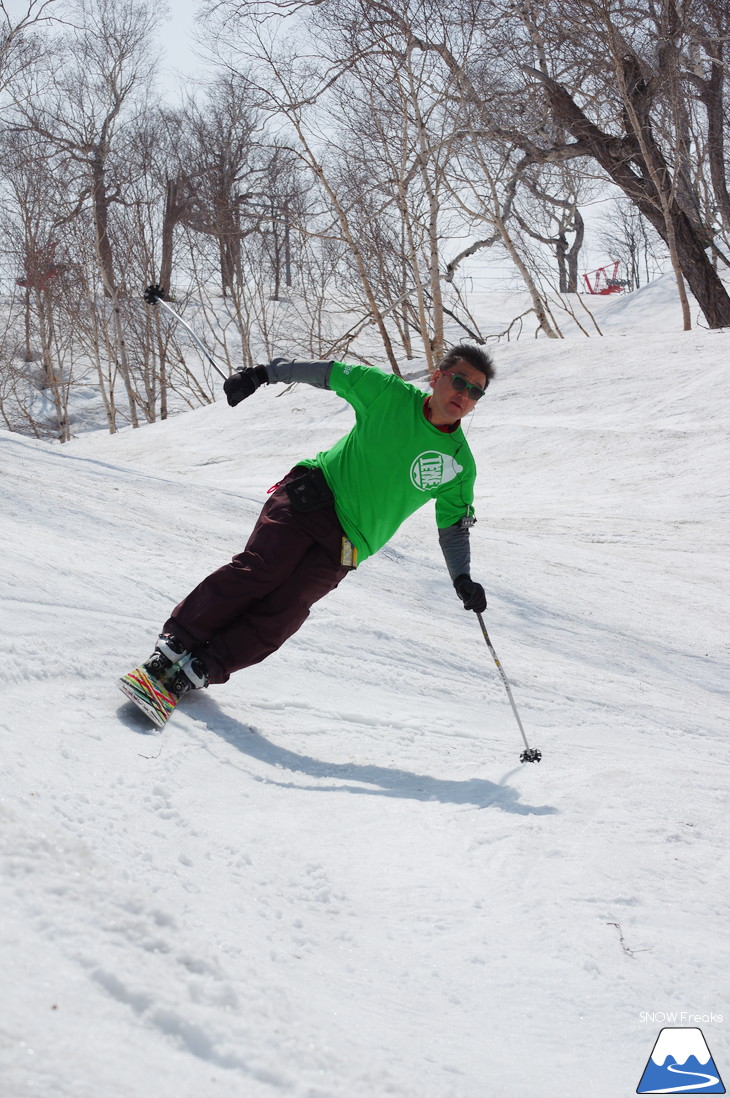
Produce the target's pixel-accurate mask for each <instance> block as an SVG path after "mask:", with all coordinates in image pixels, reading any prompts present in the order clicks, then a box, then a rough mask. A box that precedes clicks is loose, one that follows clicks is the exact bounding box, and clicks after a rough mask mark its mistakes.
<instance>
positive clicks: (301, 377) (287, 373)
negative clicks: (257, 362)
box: [266, 358, 333, 389]
mask: <svg viewBox="0 0 730 1098" xmlns="http://www.w3.org/2000/svg"><path fill="white" fill-rule="evenodd" d="M332 366H333V362H331V361H330V362H294V361H293V360H290V359H287V358H275V359H272V361H271V362H270V363H269V364H268V366H267V367H266V373H267V374H268V376H269V381H270V382H274V381H283V382H284V384H285V385H292V384H293V383H294V382H297V381H303V382H304V383H305V384H306V385H314V386H315V387H316V388H317V389H329V379H330V373H331V372H332Z"/></svg>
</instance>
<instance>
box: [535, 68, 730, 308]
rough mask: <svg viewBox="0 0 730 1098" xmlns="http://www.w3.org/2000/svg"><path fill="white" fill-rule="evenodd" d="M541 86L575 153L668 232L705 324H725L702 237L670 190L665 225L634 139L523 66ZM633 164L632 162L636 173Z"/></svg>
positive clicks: (729, 299)
mask: <svg viewBox="0 0 730 1098" xmlns="http://www.w3.org/2000/svg"><path fill="white" fill-rule="evenodd" d="M529 72H530V74H531V75H533V76H535V77H536V78H537V79H539V80H540V81H541V82H542V84H543V85H544V87H545V88H546V90H547V95H548V99H549V102H550V105H551V107H552V110H553V113H554V116H555V118H556V119H557V120H559V121H560V122H561V123H562V124H563V125H564V126H565V127H566V129H568V130H569V132H570V133H571V134H572V135H573V137H574V138H575V139H576V141H577V142H578V143H579V148H578V149H577V150H576V153H575V155H576V156H579V155H583V156H586V155H587V156H592V157H593V158H594V159H595V160H597V161H598V163H599V164H600V165H601V167H602V168H603V170H604V171H605V172H606V173H607V174H608V175H609V176H610V177H611V179H612V180H613V181H614V183H616V185H617V186H618V187H620V188H621V190H622V191H623V192H624V194H625V195H626V197H627V198H630V199H631V201H632V202H633V203H634V204H635V205H636V206H637V207H638V209H639V210H640V211H641V213H642V214H643V215H644V217H646V219H647V220H648V221H649V222H650V223H651V224H652V225H653V226H654V228H655V229H656V231H657V232H658V233H659V236H660V237H661V238H662V240H663V241H664V242H665V244H667V245H669V243H670V237H671V236H672V235H673V236H674V243H675V248H676V255H677V257H678V260H679V265H680V267H681V271H682V274H683V275H684V277H685V278H686V279H687V283H688V284H689V287H690V289H691V291H692V293H693V294H694V296H695V298H696V299H697V302H698V304H699V306H700V308H701V309H702V312H703V314H704V316H705V319H706V320H707V323H708V325H709V326H710V328H726V327H730V296H729V295H728V293H727V290H726V289H725V287H724V285H723V283H722V281H721V280H720V278H719V276H718V274H717V271H716V270H715V269H714V267H713V266H712V263H711V262H710V259H709V256H708V255H707V252H706V251H705V245H706V242H705V241H703V240H702V239H700V236H699V235H698V232H697V231H696V229H695V228H694V226H693V225H692V223H691V221H690V219H689V217H688V216H687V214H686V213H685V212H684V210H682V209H681V207H680V206H679V204H678V202H677V200H676V198H675V196H674V195H672V196H671V197H668V198H667V204H666V208H667V214H668V220H669V223H670V224H669V225H667V220H666V219H665V217H664V215H663V213H662V202H661V201H660V196H659V194H658V193H657V188H656V185H655V183H654V180H653V178H652V174H653V173H652V171H651V168H650V166H649V165H647V164H646V163H645V162H644V159H643V156H642V154H641V151H640V150H639V149H638V148H637V147H636V143H635V141H633V140H632V141H630V142H629V141H627V140H622V139H620V138H617V137H612V136H611V135H610V134H607V133H604V132H603V131H602V130H600V129H599V128H598V126H596V125H595V123H593V122H591V121H590V119H588V118H587V117H586V116H585V114H584V113H583V111H582V110H581V109H580V107H579V106H578V105H577V103H575V101H574V100H573V98H572V97H571V96H570V95H569V94H568V92H566V91H565V89H564V88H563V87H562V86H561V85H560V84H558V82H557V81H555V80H553V79H552V78H551V77H549V76H545V74H544V73H541V72H539V71H538V70H537V69H532V68H531V69H529ZM653 151H655V154H656V157H657V162H658V163H660V164H663V158H662V157H661V153H660V151H659V149H657V148H656V147H655V149H654V150H653ZM632 164H633V165H637V166H638V167H639V168H640V170H641V174H639V173H638V172H637V171H636V170H635V169H634V167H633V166H632Z"/></svg>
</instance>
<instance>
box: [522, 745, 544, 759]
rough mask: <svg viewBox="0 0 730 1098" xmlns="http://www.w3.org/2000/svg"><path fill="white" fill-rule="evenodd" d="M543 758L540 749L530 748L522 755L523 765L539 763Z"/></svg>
mask: <svg viewBox="0 0 730 1098" xmlns="http://www.w3.org/2000/svg"><path fill="white" fill-rule="evenodd" d="M541 758H542V751H541V750H540V749H539V747H528V748H527V750H526V751H523V752H522V754H521V755H520V762H521V763H539V762H540V759H541Z"/></svg>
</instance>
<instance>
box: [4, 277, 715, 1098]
mask: <svg viewBox="0 0 730 1098" xmlns="http://www.w3.org/2000/svg"><path fill="white" fill-rule="evenodd" d="M487 304H488V303H487ZM600 320H601V324H602V327H603V329H604V331H605V333H606V334H605V336H604V337H603V338H599V337H597V336H594V337H593V338H590V339H587V338H585V337H584V336H582V335H575V336H571V337H570V338H569V339H566V340H560V341H546V340H540V341H532V340H525V339H523V340H520V341H519V342H517V343H509V344H506V343H502V344H499V345H497V346H496V348H495V357H496V360H497V365H498V378H497V380H496V381H495V383H494V385H493V386H492V387H491V388H490V391H489V394H488V396H487V398H486V399H485V400H484V401H482V402H481V405H480V406H479V407H478V409H477V411H476V412H475V413H474V415H473V417H472V419H471V422H470V423H469V425H468V432H469V436H468V437H469V442H470V444H471V446H472V448H473V450H474V453H475V456H476V459H477V464H478V467H479V480H478V483H477V513H478V516H479V522H478V525H477V526H476V528H475V529H474V531H473V536H472V557H473V568H472V572H473V575H474V576H475V578H477V579H479V580H481V581H482V582H483V583H484V584H485V586H486V588H487V592H488V597H489V609H488V611H487V614H486V621H487V625H488V628H489V631H490V635H491V639H492V641H493V643H494V646H495V648H496V650H497V653H498V655H499V657H500V660H501V662H502V664H503V666H504V669H505V671H506V673H507V675H508V677H509V679H510V682H511V684H512V688H513V691H514V696H515V700H516V703H517V706H518V708H519V711H520V715H521V717H522V720H523V723H524V725H525V730H526V732H527V736H528V739H529V741H530V744H531V745H532V746H536V747H539V748H540V749H541V750H542V752H543V761H542V762H541V763H540V764H539V765H527V766H521V765H520V763H519V761H518V760H519V753H520V751H521V750H522V746H523V745H522V741H521V737H520V735H519V730H518V728H517V725H516V722H515V720H514V716H513V714H512V711H511V709H510V707H509V704H508V700H507V697H506V693H505V690H504V687H503V684H502V682H501V680H500V679H499V676H498V674H497V671H496V668H495V666H494V663H493V662H492V660H491V657H490V656H489V652H488V650H487V648H486V646H485V644H484V640H483V637H482V635H481V632H480V630H479V627H478V623H477V621H476V619H475V617H474V615H473V614H468V613H466V612H465V611H464V610H463V609H462V608H461V605H460V603H459V602H458V600H457V599H456V597H455V595H454V592H453V590H452V587H451V584H450V582H449V580H448V577H447V574H446V570H445V567H444V564H443V561H442V559H441V557H440V552H439V549H438V544H437V541H436V532H435V526H434V518H433V510H432V507H431V506H430V505H428V506H427V507H426V508H424V509H423V510H422V511H420V512H419V513H418V514H417V515H416V516H414V517H413V518H412V519H411V520H409V521H408V522H407V523H406V525H405V526H404V527H403V528H402V529H401V530H400V531H399V533H398V535H397V536H396V537H395V538H394V539H393V541H392V542H391V544H390V545H389V546H388V547H387V548H386V549H384V550H383V551H382V552H381V553H380V554H378V555H377V556H376V557H374V558H373V559H371V560H369V561H367V562H366V563H365V565H364V566H363V567H362V568H361V569H359V570H358V571H357V572H355V573H354V574H353V575H351V576H349V577H348V578H347V579H346V580H345V581H344V582H343V584H342V585H341V586H340V588H339V589H338V590H337V591H336V592H335V593H333V594H332V595H331V596H329V597H328V598H327V599H326V600H324V601H323V602H322V603H320V604H319V605H318V606H317V607H315V609H314V611H313V613H312V615H311V617H310V619H309V621H308V622H307V623H306V625H305V626H304V628H303V629H302V630H301V632H300V633H299V634H297V636H296V637H295V638H293V639H292V641H291V642H290V643H289V644H287V645H286V646H285V647H284V648H283V649H282V650H281V651H280V652H279V653H277V654H276V655H275V656H273V657H271V658H270V659H269V660H267V661H266V662H265V663H263V664H260V665H258V666H257V667H253V668H251V669H249V670H248V671H244V672H241V673H239V674H238V675H236V676H234V677H233V678H232V680H231V681H230V682H229V683H228V684H227V685H225V686H223V687H217V688H211V689H210V690H209V691H206V692H201V693H199V694H196V695H194V696H193V697H191V698H189V699H188V700H187V701H186V702H185V703H184V704H183V706H181V708H180V710H179V711H178V712H177V713H176V714H175V716H174V718H173V720H172V721H171V722H170V724H169V725H168V727H167V728H166V729H165V730H164V732H162V733H161V734H158V733H156V732H155V731H154V730H153V729H152V728H151V727H150V726H149V725H148V724H147V723H146V721H145V719H144V718H143V717H142V716H141V715H140V714H139V713H137V712H136V711H135V710H134V708H133V707H132V706H131V705H130V704H129V703H127V702H125V700H124V698H123V697H122V695H121V694H120V693H119V692H118V691H117V689H116V687H115V679H116V678H117V677H118V676H119V675H120V674H121V673H123V672H125V671H127V670H129V669H130V668H131V667H132V666H134V665H135V663H138V662H139V661H140V660H141V659H144V658H145V657H146V656H147V655H148V654H149V652H150V651H151V648H152V645H153V642H154V638H155V636H156V633H157V631H158V629H159V627H160V625H161V624H162V622H163V621H164V620H165V618H166V617H167V615H168V613H169V611H170V609H171V608H172V606H173V605H174V604H175V603H176V602H177V601H178V600H179V599H180V598H181V597H182V596H183V595H184V594H186V593H187V591H188V590H189V589H190V588H191V587H192V586H193V584H194V583H196V582H197V581H198V580H199V579H201V578H202V577H203V576H204V575H205V574H207V573H208V572H209V571H211V570H212V569H213V568H215V567H217V566H218V565H219V564H221V563H223V562H225V561H226V560H227V559H228V558H229V557H230V555H231V554H232V553H234V552H236V551H238V550H239V549H240V548H241V547H242V545H243V544H244V542H245V540H246V537H247V534H248V532H249V531H250V529H251V526H252V525H253V522H254V521H255V518H256V515H257V514H258V511H259V509H260V507H261V505H262V503H263V501H264V500H265V498H266V489H267V488H268V487H269V486H270V485H272V484H273V483H275V482H276V481H277V480H279V479H280V477H281V476H282V474H283V473H284V472H285V471H286V470H287V469H288V468H289V467H290V466H291V465H293V464H294V463H295V461H296V460H297V458H299V457H302V456H312V455H313V454H314V453H316V452H317V451H318V450H320V449H323V448H325V447H327V446H328V445H330V444H331V443H332V442H334V441H335V439H337V438H338V437H339V436H340V435H341V434H342V433H343V432H344V431H346V430H347V429H348V428H349V426H350V424H351V423H352V412H351V410H350V409H349V407H348V406H347V405H346V404H345V403H344V402H342V401H340V400H339V399H338V398H337V397H336V396H335V395H334V394H331V393H322V392H318V391H315V390H312V389H309V388H307V387H305V386H299V387H296V388H294V389H292V390H290V391H285V390H284V389H283V387H274V386H272V387H270V388H267V389H263V390H261V391H259V392H258V393H256V394H255V396H254V397H252V398H251V399H250V400H248V401H246V402H245V403H243V404H242V405H240V406H239V407H238V408H236V409H230V408H228V406H227V405H226V404H225V403H224V402H222V401H221V402H219V403H217V404H215V405H213V406H210V407H207V408H204V409H202V410H199V411H195V412H191V413H188V414H185V415H182V416H179V417H177V418H175V419H172V420H168V421H167V422H165V423H161V424H157V425H153V426H149V427H144V428H141V429H139V430H137V431H131V430H130V431H124V432H122V433H121V434H119V435H117V436H114V437H109V436H108V435H106V434H104V433H102V432H96V433H91V434H87V435H86V436H84V437H82V438H79V439H78V440H76V441H74V442H72V443H70V444H68V445H66V446H64V447H60V446H56V445H48V444H44V443H39V442H34V441H31V440H29V439H27V438H23V437H20V436H18V435H9V434H2V436H0V461H1V462H2V489H1V490H2V525H1V527H0V550H1V554H2V555H1V557H0V560H1V562H2V563H1V564H0V568H2V574H3V580H4V582H3V586H2V602H1V608H2V624H3V628H2V631H1V632H0V652H1V656H2V661H1V665H2V695H3V697H2V708H1V709H0V728H1V730H2V733H1V734H2V774H1V776H0V857H1V860H2V877H1V881H2V886H1V887H2V893H1V894H0V920H1V921H2V937H1V940H0V964H1V971H2V991H1V992H0V999H1V1001H2V1011H1V1012H0V1079H1V1080H2V1094H3V1096H4V1098H111V1096H114V1098H152V1096H154V1098H211V1096H214V1095H215V1096H223V1095H225V1096H226V1098H229V1096H231V1098H232V1096H234V1095H235V1096H239V1095H241V1096H245V1098H275V1096H292V1098H385V1096H389V1098H584V1096H586V1095H591V1098H622V1096H624V1095H626V1096H628V1095H632V1094H634V1093H635V1090H636V1087H637V1084H638V1081H639V1079H640V1078H641V1074H642V1071H643V1069H644V1066H645V1064H646V1062H647V1058H648V1057H649V1055H650V1053H651V1050H652V1048H653V1046H654V1043H655V1041H656V1038H657V1034H658V1031H659V1029H660V1028H661V1024H660V1023H659V1022H657V1021H653V1020H652V1018H653V1017H654V1012H669V1011H679V1012H690V1013H692V1014H693V1015H696V1016H701V1017H702V1019H703V1021H702V1023H699V1022H697V1023H694V1022H691V1021H690V1022H689V1023H685V1024H689V1025H693V1024H696V1025H700V1024H701V1025H702V1030H703V1033H704V1035H705V1038H706V1040H707V1042H708V1044H709V1047H710V1049H711V1051H712V1054H713V1057H714V1061H715V1063H716V1064H717V1066H718V1069H719V1070H720V1072H721V1073H722V1072H723V1069H724V1074H725V1075H726V1076H727V1075H728V1074H730V1039H729V1037H728V1033H729V1032H730V1018H729V1017H728V1002H727V991H728V986H729V981H728V974H729V972H730V964H729V962H730V945H729V939H728V933H727V910H728V899H729V893H730V889H729V888H728V878H729V874H728V861H729V858H730V853H729V852H730V837H729V835H728V830H729V823H728V821H729V817H728V779H729V778H730V766H729V765H728V749H727V728H728V663H729V655H730V650H729V649H730V640H729V637H728V610H729V608H730V607H729V603H730V600H729V599H728V560H729V559H730V522H729V514H730V507H729V506H728V494H729V492H730V479H729V477H728V465H729V462H728V459H729V457H730V447H729V446H728V434H729V425H730V373H729V370H728V363H730V332H711V331H704V330H699V329H696V330H694V331H692V332H689V333H682V332H681V331H679V317H678V315H677V311H676V306H675V307H674V308H673V309H672V310H671V311H670V310H668V308H667V306H666V303H665V302H664V300H663V298H662V296H661V294H660V293H657V291H656V289H654V288H652V287H649V290H648V291H647V292H646V293H645V294H644V295H643V296H642V295H641V294H637V295H633V297H632V298H631V299H625V300H624V301H618V302H615V303H608V304H606V305H605V306H603V312H602V314H601V317H600Z"/></svg>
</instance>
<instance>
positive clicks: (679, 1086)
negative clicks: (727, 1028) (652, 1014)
mask: <svg viewBox="0 0 730 1098" xmlns="http://www.w3.org/2000/svg"><path fill="white" fill-rule="evenodd" d="M636 1093H637V1094H725V1087H724V1086H723V1085H722V1079H721V1078H720V1072H719V1071H718V1070H717V1068H716V1067H715V1061H714V1060H713V1059H712V1053H711V1052H710V1050H709V1048H708V1047H707V1041H706V1040H705V1038H704V1035H703V1033H702V1030H701V1029H683V1028H679V1027H677V1028H669V1027H668V1028H667V1029H663V1030H662V1031H661V1033H660V1034H659V1036H658V1037H657V1039H656V1044H655V1045H654V1048H653V1049H652V1051H651V1056H650V1057H649V1061H648V1063H647V1065H646V1067H645V1068H644V1074H643V1075H642V1076H641V1082H640V1083H639V1085H638V1087H637V1088H636Z"/></svg>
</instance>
